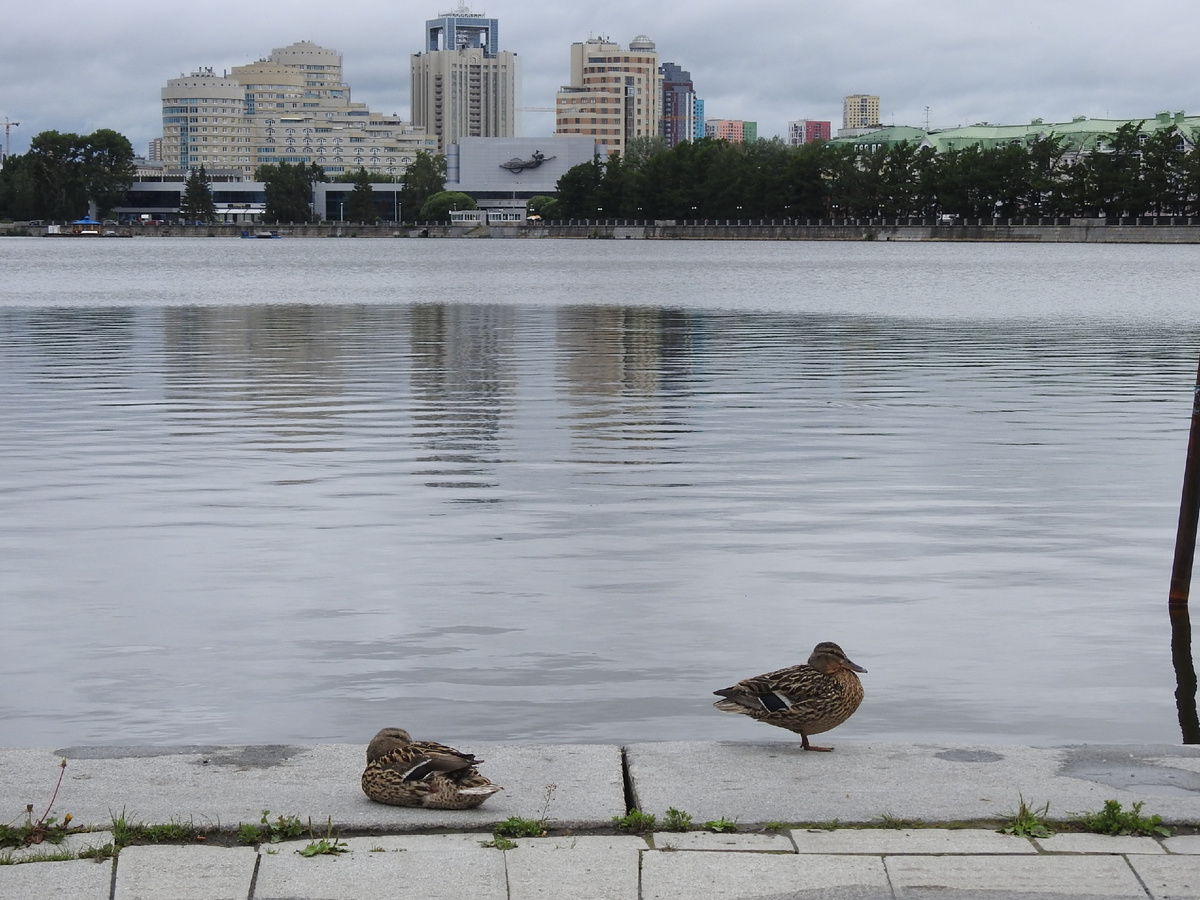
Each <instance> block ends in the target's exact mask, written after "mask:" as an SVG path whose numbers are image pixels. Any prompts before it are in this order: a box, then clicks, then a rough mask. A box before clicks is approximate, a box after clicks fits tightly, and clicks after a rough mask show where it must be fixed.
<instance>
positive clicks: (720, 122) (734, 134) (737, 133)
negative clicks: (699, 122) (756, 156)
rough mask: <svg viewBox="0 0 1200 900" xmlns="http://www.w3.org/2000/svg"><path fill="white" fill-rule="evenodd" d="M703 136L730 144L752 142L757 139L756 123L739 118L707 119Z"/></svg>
mask: <svg viewBox="0 0 1200 900" xmlns="http://www.w3.org/2000/svg"><path fill="white" fill-rule="evenodd" d="M704 136H705V137H710V138H715V139H716V140H718V141H729V143H731V144H752V143H754V142H755V141H757V140H758V123H757V122H745V121H743V120H741V119H707V120H705V122H704Z"/></svg>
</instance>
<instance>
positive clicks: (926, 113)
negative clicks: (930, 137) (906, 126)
mask: <svg viewBox="0 0 1200 900" xmlns="http://www.w3.org/2000/svg"><path fill="white" fill-rule="evenodd" d="M925 130H926V131H928V130H929V107H928V106H927V107H925Z"/></svg>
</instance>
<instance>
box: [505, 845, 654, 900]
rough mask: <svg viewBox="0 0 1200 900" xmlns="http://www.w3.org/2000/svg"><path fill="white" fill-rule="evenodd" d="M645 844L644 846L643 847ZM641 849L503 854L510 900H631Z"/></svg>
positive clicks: (634, 894)
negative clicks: (569, 899)
mask: <svg viewBox="0 0 1200 900" xmlns="http://www.w3.org/2000/svg"><path fill="white" fill-rule="evenodd" d="M644 846H645V845H644V844H643V847H644ZM640 854H641V850H640V849H639V848H636V847H632V846H626V847H595V846H592V847H589V846H587V845H586V844H585V845H582V846H576V847H574V848H570V849H567V848H564V849H561V850H555V851H546V850H527V849H521V848H518V849H516V850H509V851H507V852H505V854H504V860H505V865H506V867H507V874H508V898H509V900H562V898H567V897H569V898H571V900H633V898H636V897H637V896H638V877H639V875H638V870H639V857H640Z"/></svg>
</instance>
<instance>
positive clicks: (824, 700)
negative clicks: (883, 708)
mask: <svg viewBox="0 0 1200 900" xmlns="http://www.w3.org/2000/svg"><path fill="white" fill-rule="evenodd" d="M866 671H867V670H866V669H864V668H863V667H862V666H858V665H855V664H854V663H852V662H850V660H849V659H847V658H846V654H845V653H843V652H842V648H841V647H839V646H838V645H837V644H834V643H832V642H830V641H824V642H822V643H820V644H817V646H816V648H815V649H814V650H813V652H812V656H810V657H809V658H808V665H804V666H791V667H789V668H787V669H780V670H778V671H776V672H768V673H767V674H765V675H756V676H755V677H753V678H746V679H744V680H742V681H739V682H738V683H737V684H735V685H734V686H733V687H728V688H725V689H724V690H720V691H713V693H714V694H716V695H717V696H719V697H724V698H725V699H723V700H718V701H717V702H716V703H714V704H713V706H715V707H716V708H717V709H720V710H723V711H725V712H733V713H741V714H742V715H744V716H749V717H750V718H752V719H757V720H758V721H760V722H766V723H767V724H768V725H778V726H779V727H780V728H786V729H787V730H788V731H794V732H796V733H797V734H799V735H800V740H801V745H802V746H803V747H804V749H805V750H821V751H829V750H832V749H833V748H832V747H817V746H815V745H813V744H810V743H809V742H808V736H809V735H810V734H820V733H821V732H823V731H829V730H830V729H831V728H836V727H837V726H839V725H841V724H842V723H843V722H845V721H846V720H847V719H848V718H850V716H851V715H852V714H853V713H854V711H855V710H856V709H858V704H860V703H862V698H863V688H862V682H861V681H859V680H858V676H857V675H855V674H854V673H855V672H864V673H865V672H866Z"/></svg>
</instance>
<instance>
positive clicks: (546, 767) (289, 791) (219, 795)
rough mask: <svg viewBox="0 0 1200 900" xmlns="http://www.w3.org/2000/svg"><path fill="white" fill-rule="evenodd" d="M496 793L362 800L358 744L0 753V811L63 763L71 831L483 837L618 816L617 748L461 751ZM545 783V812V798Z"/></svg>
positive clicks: (14, 805)
mask: <svg viewBox="0 0 1200 900" xmlns="http://www.w3.org/2000/svg"><path fill="white" fill-rule="evenodd" d="M463 749H466V750H469V751H470V752H473V753H476V754H477V755H479V756H480V757H482V758H483V759H485V760H486V762H485V763H484V765H483V766H482V770H483V771H484V772H485V774H487V775H488V777H489V778H491V779H492V780H493V781H495V782H496V783H497V784H500V785H503V786H504V790H503V791H502V792H500V793H499V794H496V795H495V796H494V797H492V798H491V799H489V800H488V802H487V803H486V804H485V805H484V806H482V807H480V808H478V809H474V810H424V809H407V808H404V807H395V806H386V805H383V804H379V803H373V802H371V801H370V800H368V799H367V798H366V797H365V796H364V795H363V793H362V790H361V788H360V787H359V778H360V776H361V775H362V770H363V766H364V764H365V752H366V751H365V746H359V745H351V744H322V745H315V746H305V747H302V746H284V745H262V746H245V747H100V748H96V747H92V748H88V747H74V748H71V747H68V748H62V749H59V750H47V749H41V750H28V749H16V750H0V810H8V809H11V810H13V811H14V812H15V811H19V810H23V809H24V808H25V805H26V804H27V803H31V802H33V803H35V805H36V802H38V801H41V802H44V797H46V796H49V794H50V793H51V792H52V791H53V788H54V783H55V781H56V779H57V778H58V775H59V770H58V762H59V759H60V758H61V757H63V756H65V757H66V758H67V759H68V766H67V770H66V777H65V778H64V780H63V783H62V789H61V790H60V791H59V795H58V798H57V800H56V802H55V809H56V810H62V812H63V813H68V812H69V813H71V814H72V815H73V816H74V817H75V821H76V822H78V823H80V824H92V825H101V826H103V825H108V824H110V823H111V821H112V816H113V815H116V814H120V813H121V811H122V810H124V811H125V815H126V818H127V819H129V820H130V821H135V822H145V823H165V822H170V821H173V820H174V821H183V822H189V821H190V822H194V823H195V824H197V825H203V826H213V825H216V824H217V823H218V822H219V823H220V824H221V825H223V826H226V827H232V826H236V825H238V824H239V823H243V822H245V823H252V824H257V823H258V821H259V818H260V817H261V815H262V811H263V810H264V809H269V810H270V811H271V813H272V815H273V816H274V815H280V814H282V815H288V816H298V817H300V818H301V819H302V820H306V819H308V818H309V817H311V818H312V820H313V821H314V822H320V823H324V822H325V821H326V820H327V818H328V817H330V816H332V818H333V823H334V825H335V826H337V827H340V828H356V829H379V830H394V831H403V830H415V829H427V828H458V829H464V830H466V829H481V830H487V829H488V828H489V827H490V825H491V824H493V823H495V822H499V821H502V820H504V819H507V818H508V817H509V816H521V817H523V818H539V817H540V816H541V814H542V810H543V808H545V809H546V813H547V815H549V816H550V817H551V818H552V819H553V820H554V824H555V825H559V826H562V827H597V826H601V825H607V824H609V823H610V822H611V821H612V817H613V816H616V815H623V814H624V813H625V799H624V780H623V774H622V770H621V756H620V748H619V747H616V746H614V745H604V744H546V745H532V744H482V743H480V744H472V745H470V746H469V747H467V746H466V745H464V746H463ZM549 785H555V786H556V787H555V788H554V789H553V795H552V797H551V798H550V802H549V804H547V803H546V791H547V789H548V786H549Z"/></svg>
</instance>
